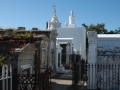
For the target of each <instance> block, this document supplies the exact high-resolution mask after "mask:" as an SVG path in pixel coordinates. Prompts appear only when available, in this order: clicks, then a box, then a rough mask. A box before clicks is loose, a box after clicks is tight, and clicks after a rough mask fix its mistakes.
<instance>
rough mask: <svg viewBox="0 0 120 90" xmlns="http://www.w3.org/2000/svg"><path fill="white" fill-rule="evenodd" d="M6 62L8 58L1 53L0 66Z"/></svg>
mask: <svg viewBox="0 0 120 90" xmlns="http://www.w3.org/2000/svg"><path fill="white" fill-rule="evenodd" d="M3 64H6V58H5V57H4V56H3V55H0V66H2V65H3Z"/></svg>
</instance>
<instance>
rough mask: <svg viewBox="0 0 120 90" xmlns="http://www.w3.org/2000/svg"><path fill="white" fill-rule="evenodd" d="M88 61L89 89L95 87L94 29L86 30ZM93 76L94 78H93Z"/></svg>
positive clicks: (95, 44) (95, 49)
mask: <svg viewBox="0 0 120 90" xmlns="http://www.w3.org/2000/svg"><path fill="white" fill-rule="evenodd" d="M87 34H88V45H89V48H88V63H89V64H90V66H91V65H92V68H90V67H89V69H88V75H89V76H88V82H89V83H88V88H89V89H96V75H95V73H96V70H95V68H94V65H95V64H96V60H97V33H96V32H95V31H88V32H87ZM93 77H94V78H93Z"/></svg>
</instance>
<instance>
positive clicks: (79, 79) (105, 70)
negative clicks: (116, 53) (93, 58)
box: [73, 62, 120, 90]
mask: <svg viewBox="0 0 120 90" xmlns="http://www.w3.org/2000/svg"><path fill="white" fill-rule="evenodd" d="M73 88H74V90H120V64H87V63H81V62H80V63H77V64H75V65H74V68H73Z"/></svg>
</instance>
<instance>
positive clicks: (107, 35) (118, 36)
mask: <svg viewBox="0 0 120 90" xmlns="http://www.w3.org/2000/svg"><path fill="white" fill-rule="evenodd" d="M98 38H120V34H98Z"/></svg>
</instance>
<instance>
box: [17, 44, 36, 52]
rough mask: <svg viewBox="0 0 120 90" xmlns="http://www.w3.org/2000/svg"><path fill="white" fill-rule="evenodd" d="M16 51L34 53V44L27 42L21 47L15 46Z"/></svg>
mask: <svg viewBox="0 0 120 90" xmlns="http://www.w3.org/2000/svg"><path fill="white" fill-rule="evenodd" d="M16 52H19V53H28V54H29V53H30V54H34V53H35V46H34V44H30V43H28V44H27V45H26V46H24V47H23V48H16Z"/></svg>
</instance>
